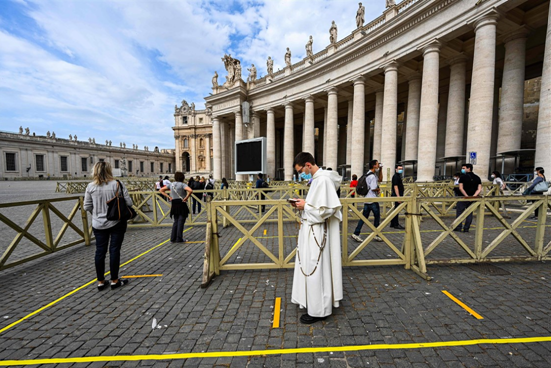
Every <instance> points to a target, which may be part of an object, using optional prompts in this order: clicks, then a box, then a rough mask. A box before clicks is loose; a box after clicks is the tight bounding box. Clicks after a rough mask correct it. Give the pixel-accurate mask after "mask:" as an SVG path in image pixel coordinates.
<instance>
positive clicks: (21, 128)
mask: <svg viewBox="0 0 551 368" xmlns="http://www.w3.org/2000/svg"><path fill="white" fill-rule="evenodd" d="M19 134H23V127H22V126H20V127H19Z"/></svg>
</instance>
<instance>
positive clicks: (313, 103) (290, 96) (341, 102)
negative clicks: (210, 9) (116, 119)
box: [205, 0, 551, 182]
mask: <svg viewBox="0 0 551 368" xmlns="http://www.w3.org/2000/svg"><path fill="white" fill-rule="evenodd" d="M380 1H382V0H380ZM359 6H360V8H359V9H357V10H356V9H350V20H349V21H350V22H355V25H356V28H355V29H354V31H352V33H351V34H347V35H344V36H343V37H338V36H337V34H336V28H333V27H331V34H328V39H329V37H330V43H329V45H327V46H326V47H325V48H323V49H322V50H321V51H320V52H318V53H316V54H312V52H311V50H310V52H308V51H309V50H308V44H307V48H306V55H307V56H306V57H305V58H304V59H302V60H299V61H298V62H295V63H292V62H291V52H292V51H293V50H289V49H288V51H287V54H285V56H284V55H283V53H282V54H281V55H280V56H279V57H278V59H280V60H282V61H283V60H285V64H284V65H285V68H283V69H282V70H280V71H276V72H274V71H273V59H270V58H269V59H268V60H267V64H266V65H267V70H266V73H262V74H264V75H265V76H263V77H262V78H257V77H256V69H254V73H253V71H251V74H250V75H249V77H248V78H247V82H246V83H245V82H244V81H243V79H242V78H241V70H242V69H243V70H245V66H243V67H241V63H240V61H239V60H237V59H235V58H232V57H231V56H230V55H225V56H224V59H223V60H224V65H225V68H226V71H227V72H228V75H227V76H226V77H225V80H226V81H225V83H224V84H223V85H218V75H217V74H215V76H214V77H213V80H212V82H213V93H212V94H211V95H210V96H208V97H205V101H206V106H207V110H208V111H209V113H210V114H211V115H210V116H209V118H210V119H211V120H212V135H213V140H212V147H213V153H214V156H213V157H214V158H213V173H214V176H215V178H221V177H232V176H234V175H233V168H234V165H233V160H234V153H233V151H232V147H233V145H234V142H235V141H239V140H242V139H246V138H253V137H258V136H265V137H267V151H268V154H267V156H268V157H267V163H268V175H270V176H271V177H274V178H281V179H285V180H291V178H292V177H293V167H292V163H293V158H294V156H295V155H296V154H297V153H298V152H300V151H309V152H311V153H314V154H315V157H316V159H317V161H318V163H319V164H321V165H323V166H326V167H331V168H333V169H334V170H335V169H338V168H348V169H349V170H348V175H347V176H348V177H350V175H351V174H357V175H358V176H360V175H361V174H362V173H364V172H365V170H366V168H365V165H366V163H368V162H369V160H371V159H377V160H379V161H380V162H382V163H383V164H384V166H385V167H386V168H391V170H390V172H391V173H392V172H393V170H392V168H393V167H394V165H395V164H396V163H399V162H401V163H402V164H403V165H405V166H406V172H407V175H412V174H414V175H415V176H416V177H417V180H418V181H421V182H425V181H433V180H436V179H438V178H439V177H441V176H443V175H444V174H446V175H447V176H450V175H452V174H453V171H456V170H457V165H458V163H465V162H470V163H472V164H473V165H474V172H476V173H477V174H479V175H480V176H481V177H482V178H484V179H485V180H486V179H488V178H489V176H490V173H491V171H493V170H495V169H497V170H499V171H502V168H503V169H504V171H505V172H506V173H512V172H515V171H518V170H525V171H526V172H531V171H532V169H533V167H534V166H543V167H544V168H546V169H550V168H549V161H548V160H549V158H550V157H551V32H550V25H549V23H550V21H549V19H550V18H549V17H550V11H549V0H431V1H428V0H403V1H401V2H399V3H395V2H394V1H391V0H387V9H386V10H385V11H384V13H383V14H382V15H381V16H380V17H378V18H376V19H374V20H373V21H371V22H368V23H367V24H364V19H363V14H364V13H363V11H362V8H361V7H362V5H361V3H360V5H359ZM356 11H357V12H356ZM355 12H356V19H354V13H355ZM327 27H328V28H329V25H327ZM304 41H305V42H306V41H307V40H306V39H305V40H304ZM316 41H317V40H314V42H316ZM280 64H283V63H282V62H281V63H280ZM244 102H247V103H248V104H247V105H250V106H251V111H244V110H243V106H244V104H243V103H244ZM249 113H250V116H251V121H250V122H249V123H247V124H246V123H245V122H244V117H245V116H246V115H248V114H249ZM209 124H210V122H209ZM519 163H522V164H519ZM519 165H524V166H525V167H524V168H519ZM546 166H547V167H546ZM384 172H385V180H388V179H390V178H389V177H387V176H386V173H387V171H386V170H384ZM237 179H242V178H237Z"/></svg>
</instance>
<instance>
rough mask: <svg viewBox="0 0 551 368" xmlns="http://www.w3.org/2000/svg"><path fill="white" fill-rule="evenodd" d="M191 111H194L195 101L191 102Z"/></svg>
mask: <svg viewBox="0 0 551 368" xmlns="http://www.w3.org/2000/svg"><path fill="white" fill-rule="evenodd" d="M191 112H192V113H193V112H195V102H192V103H191Z"/></svg>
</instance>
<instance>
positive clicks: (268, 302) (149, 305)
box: [0, 227, 551, 367]
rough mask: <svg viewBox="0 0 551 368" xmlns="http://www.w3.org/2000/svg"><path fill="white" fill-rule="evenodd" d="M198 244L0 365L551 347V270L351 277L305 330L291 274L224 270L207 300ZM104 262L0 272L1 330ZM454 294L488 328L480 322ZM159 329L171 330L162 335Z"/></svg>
mask: <svg viewBox="0 0 551 368" xmlns="http://www.w3.org/2000/svg"><path fill="white" fill-rule="evenodd" d="M227 233H229V231H228V232H227ZM167 234H168V229H141V230H130V231H129V232H128V233H127V235H126V238H125V242H124V245H123V255H122V258H123V259H122V261H123V262H125V261H127V260H131V259H133V258H134V257H136V256H138V255H140V254H142V253H143V252H145V251H147V250H148V249H151V248H153V247H155V246H157V245H158V244H160V243H162V242H164V241H166V240H167ZM186 235H187V237H188V238H189V240H190V241H194V242H197V243H188V244H184V245H180V244H178V245H176V244H171V243H170V242H168V243H164V244H162V245H160V246H158V247H157V248H155V249H153V250H151V251H150V252H149V253H147V254H145V255H143V256H141V257H140V258H137V259H136V260H134V261H132V262H131V263H129V264H127V265H126V266H124V267H123V271H122V272H123V274H125V275H149V274H162V275H163V276H162V277H151V278H136V279H133V280H131V282H130V284H129V285H128V286H126V287H123V288H122V289H119V290H116V291H111V290H108V291H104V292H98V291H97V290H96V288H95V286H94V284H92V285H90V286H87V287H85V288H83V289H81V290H79V291H77V292H75V293H74V294H72V295H69V296H68V297H66V298H65V299H63V300H61V301H59V302H58V303H56V304H54V305H52V306H51V307H49V308H47V309H45V310H43V311H41V312H40V313H37V314H36V315H33V316H31V317H29V318H28V319H26V320H24V321H23V322H21V323H19V324H17V325H15V326H13V327H12V328H10V329H8V330H6V331H4V332H2V333H0V360H7V359H38V358H66V357H86V356H111V355H129V354H132V355H148V354H167V353H189V352H198V353H200V352H220V351H237V350H245V351H246V350H266V349H268V350H269V349H276V348H283V349H292V348H302V347H305V348H310V347H326V346H351V345H364V344H365V345H368V344H404V343H424V342H445V341H455V340H472V339H502V338H506V337H513V338H519V337H538V336H551V324H550V322H551V318H550V312H549V305H550V302H551V297H550V294H549V289H550V288H549V280H551V267H550V266H549V264H547V263H526V264H519V263H511V264H501V265H499V267H500V268H502V269H503V270H506V271H508V272H510V275H506V276H487V275H484V274H481V273H478V272H476V271H474V270H472V269H471V268H468V267H466V266H445V267H444V266H433V267H431V268H430V274H431V276H433V277H434V279H433V280H432V281H431V282H426V281H424V280H422V279H421V278H419V277H418V276H416V275H415V274H414V273H413V272H411V271H409V270H405V269H403V268H402V267H399V266H395V267H369V268H367V267H355V268H345V269H344V274H343V276H344V290H345V295H344V300H343V302H342V305H341V307H340V308H339V309H336V310H335V313H334V315H333V316H332V317H330V318H329V319H327V320H326V321H324V322H322V323H318V324H315V325H313V326H303V325H301V324H300V323H299V322H298V318H299V316H300V314H301V311H299V310H298V308H297V307H296V306H295V305H293V304H292V303H291V301H290V297H291V285H292V276H293V275H292V271H291V270H262V271H225V272H222V274H221V275H220V276H219V277H217V278H216V279H215V280H214V282H213V283H212V285H211V286H210V287H209V288H208V289H201V288H200V287H199V285H200V279H201V272H202V254H203V251H204V243H201V241H203V240H204V237H205V234H204V228H203V227H194V228H191V229H190V230H189V231H188V232H187V233H186ZM226 235H228V234H226ZM93 253H94V248H93V246H92V247H84V246H77V247H74V248H70V249H67V250H64V251H61V252H59V253H56V254H53V255H51V256H48V257H45V258H42V259H40V260H36V261H32V262H30V263H27V264H25V265H22V266H18V267H16V268H13V269H10V270H6V271H4V272H2V273H0V284H1V285H2V289H3V290H2V304H1V307H0V310H1V312H0V318H1V324H0V329H1V328H4V327H5V326H7V325H9V324H11V323H13V322H15V321H18V320H19V319H21V318H23V317H25V316H26V315H28V314H29V313H32V312H34V311H35V310H37V309H39V308H41V307H43V306H45V305H47V304H48V303H50V302H52V301H54V300H56V299H58V298H61V297H63V296H64V295H66V294H67V293H69V292H71V291H72V290H73V289H75V288H78V287H80V286H82V285H84V284H86V283H88V282H89V281H91V280H93V278H94V265H93ZM442 290H447V291H448V292H450V293H451V294H452V295H454V296H455V297H457V298H459V299H461V301H463V302H464V303H465V304H467V305H468V306H469V307H471V308H472V309H474V310H475V311H476V312H477V313H479V314H480V315H482V316H483V317H484V319H482V320H478V319H475V318H474V317H473V316H471V315H470V314H469V313H467V312H466V311H465V310H464V309H463V308H461V307H460V306H458V305H457V304H455V303H454V302H452V301H451V300H450V299H449V298H448V297H447V296H445V295H444V294H443V293H442ZM276 297H281V298H282V307H281V328H277V329H274V328H271V325H272V320H273V312H274V310H273V307H274V301H275V298H276ZM154 319H155V320H156V321H157V323H158V326H160V328H154V329H153V328H152V322H153V320H154ZM550 351H551V343H549V342H536V343H527V344H483V345H471V346H468V345H466V346H456V347H439V348H422V349H396V350H391V349H378V350H363V351H362V350H360V351H351V352H330V351H329V352H323V353H303V354H281V355H264V356H253V357H233V358H232V357H218V358H204V359H187V360H142V361H126V362H111V363H109V362H95V363H89V364H88V366H94V367H104V366H109V367H114V366H117V367H118V366H124V367H129V366H142V365H153V366H159V367H161V366H163V367H164V366H185V367H224V366H225V367H227V366H231V367H312V366H314V367H324V366H325V367H492V366H496V367H549V366H551V352H550ZM64 365H70V364H64ZM80 365H81V366H85V365H86V364H80Z"/></svg>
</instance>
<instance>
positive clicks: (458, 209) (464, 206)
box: [455, 202, 473, 230]
mask: <svg viewBox="0 0 551 368" xmlns="http://www.w3.org/2000/svg"><path fill="white" fill-rule="evenodd" d="M472 204H473V202H457V205H456V206H455V218H458V217H459V216H461V214H462V213H463V212H465V210H466V209H467V208H469V207H470V206H471V205H472ZM472 222H473V213H472V212H471V213H470V214H469V216H467V218H466V219H465V225H463V230H469V228H470V227H471V223H472ZM461 225H462V224H459V225H457V227H456V228H455V230H461Z"/></svg>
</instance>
